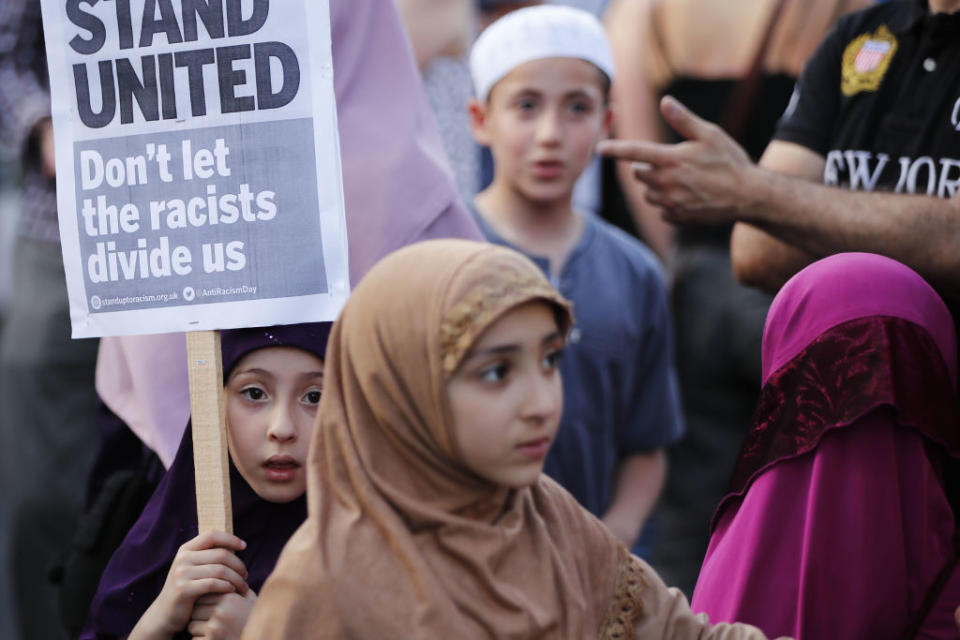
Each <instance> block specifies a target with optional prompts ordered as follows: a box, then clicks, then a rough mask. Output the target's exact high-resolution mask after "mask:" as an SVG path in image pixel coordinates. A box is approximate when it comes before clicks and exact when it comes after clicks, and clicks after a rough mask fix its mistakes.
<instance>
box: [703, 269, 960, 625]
mask: <svg viewBox="0 0 960 640" xmlns="http://www.w3.org/2000/svg"><path fill="white" fill-rule="evenodd" d="M955 342H956V339H955V334H954V328H953V322H952V320H951V317H950V314H949V312H948V311H947V308H946V307H945V306H944V304H943V302H942V301H941V300H940V298H939V297H938V296H937V294H936V293H935V292H934V290H933V289H932V288H931V287H930V286H929V285H928V284H927V283H926V282H924V281H923V280H922V279H921V278H920V276H918V275H917V274H916V273H914V272H913V271H911V270H910V269H909V268H907V267H905V266H903V265H902V264H900V263H898V262H895V261H893V260H890V259H888V258H884V257H881V256H877V255H872V254H863V253H859V254H839V255H835V256H832V257H829V258H826V259H824V260H821V261H819V262H816V263H814V264H812V265H811V266H809V267H807V268H806V269H804V270H803V271H801V272H800V273H798V274H797V275H796V276H794V277H793V279H791V280H790V281H789V282H788V283H787V284H786V285H784V287H783V289H782V290H781V291H780V293H779V294H778V295H777V297H776V299H775V300H774V303H773V305H772V306H771V308H770V313H769V316H768V318H767V324H766V328H765V331H764V336H763V390H762V395H761V401H760V405H759V407H758V409H757V412H756V414H755V417H754V423H753V427H752V429H751V431H750V433H749V435H748V436H747V440H746V441H745V443H744V446H743V449H742V451H741V454H740V459H739V461H738V464H737V467H736V470H735V472H734V477H733V481H732V486H731V489H730V492H729V493H728V494H727V496H726V497H725V498H724V499H723V501H722V502H721V503H720V507H719V509H718V510H717V513H716V515H715V516H714V519H713V523H712V537H711V540H710V546H709V548H708V550H707V555H706V559H705V560H704V563H703V567H702V570H701V573H700V578H699V581H698V582H697V587H696V590H695V591H694V595H693V603H692V606H693V609H694V611H698V612H705V613H707V614H709V616H710V619H711V620H712V621H713V622H719V621H733V620H738V621H741V622H747V623H750V624H753V625H756V626H758V627H760V628H761V629H762V630H763V631H764V632H765V633H766V634H767V635H773V636H775V635H787V636H794V637H796V638H797V639H798V640H820V639H823V638H838V639H848V638H871V639H872V640H883V639H886V638H890V639H898V638H914V637H917V638H956V637H957V629H956V626H955V624H954V621H953V610H954V607H956V606H957V603H958V602H960V571H958V570H957V568H956V567H957V564H956V561H957V540H958V538H957V526H956V522H957V519H956V516H957V513H956V512H955V511H954V510H953V509H956V502H954V507H953V509H951V504H950V494H951V493H953V494H955V493H956V489H957V483H958V479H957V476H956V475H955V474H956V469H957V467H958V466H960V465H958V457H960V424H958V420H957V409H956V391H955V390H956V383H957V357H956V353H957V350H956V343H955ZM955 497H956V496H955V495H954V496H953V498H955Z"/></svg>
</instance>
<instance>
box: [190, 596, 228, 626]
mask: <svg viewBox="0 0 960 640" xmlns="http://www.w3.org/2000/svg"><path fill="white" fill-rule="evenodd" d="M207 595H211V594H207ZM216 596H217V597H222V596H223V594H220V593H218V594H216ZM198 603H199V600H198V601H197V602H196V603H194V605H193V613H191V614H190V619H191V620H209V619H210V616H211V615H213V611H214V609H216V608H217V605H215V604H198Z"/></svg>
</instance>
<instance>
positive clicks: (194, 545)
mask: <svg viewBox="0 0 960 640" xmlns="http://www.w3.org/2000/svg"><path fill="white" fill-rule="evenodd" d="M246 546H247V543H246V542H244V541H243V540H241V539H240V538H238V537H237V536H235V535H233V534H230V533H227V532H226V531H204V532H203V533H201V534H200V535H198V536H197V537H196V538H193V539H192V540H188V541H186V542H184V543H183V546H181V547H180V548H181V549H189V550H191V551H200V550H202V549H211V548H213V547H223V548H224V549H232V550H233V551H241V550H243V549H245V548H246Z"/></svg>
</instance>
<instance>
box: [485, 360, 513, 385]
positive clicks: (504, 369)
mask: <svg viewBox="0 0 960 640" xmlns="http://www.w3.org/2000/svg"><path fill="white" fill-rule="evenodd" d="M509 373H510V365H509V364H508V363H506V362H498V363H496V364H492V365H490V366H488V367H484V368H483V369H481V370H480V373H479V378H480V379H481V380H482V381H484V382H489V383H491V384H497V383H500V382H503V381H504V380H505V379H506V377H507V374H509Z"/></svg>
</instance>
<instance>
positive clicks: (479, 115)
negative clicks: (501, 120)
mask: <svg viewBox="0 0 960 640" xmlns="http://www.w3.org/2000/svg"><path fill="white" fill-rule="evenodd" d="M467 115H468V116H470V132H471V133H472V134H473V139H474V140H475V141H476V142H477V144H479V145H482V146H485V147H489V146H490V134H489V132H488V131H487V105H485V104H484V103H482V102H480V101H479V100H477V99H476V98H470V101H469V102H468V103H467Z"/></svg>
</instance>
